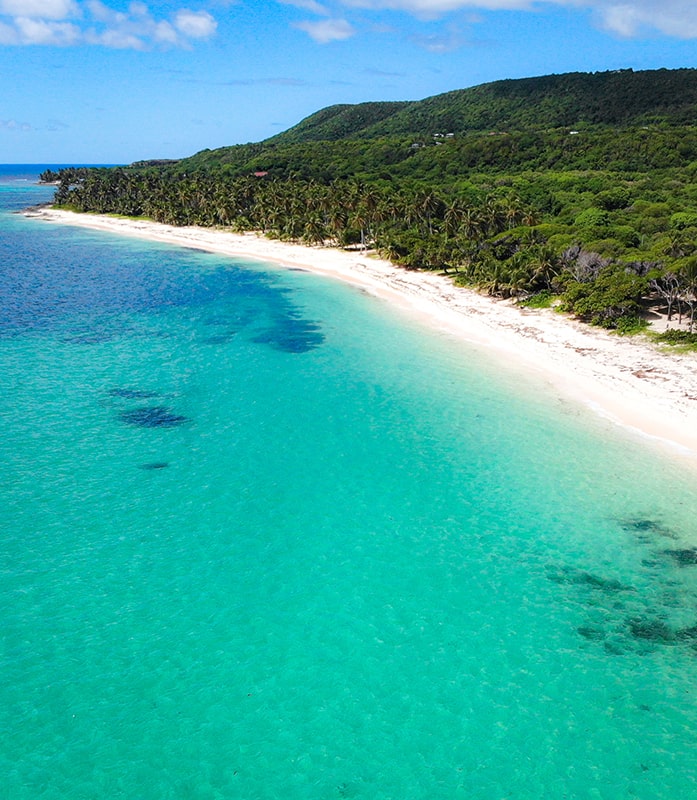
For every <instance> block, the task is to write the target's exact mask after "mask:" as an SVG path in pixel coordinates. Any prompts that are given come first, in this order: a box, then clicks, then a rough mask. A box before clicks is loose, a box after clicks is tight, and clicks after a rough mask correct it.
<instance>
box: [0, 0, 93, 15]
mask: <svg viewBox="0 0 697 800" xmlns="http://www.w3.org/2000/svg"><path fill="white" fill-rule="evenodd" d="M0 14H5V15H7V16H9V17H29V18H33V19H37V18H38V19H66V18H67V17H74V16H79V14H80V9H79V7H78V5H77V4H76V3H75V1H74V0H0Z"/></svg>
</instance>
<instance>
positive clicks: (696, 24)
mask: <svg viewBox="0 0 697 800" xmlns="http://www.w3.org/2000/svg"><path fill="white" fill-rule="evenodd" d="M340 1H341V4H342V5H344V6H349V7H353V8H363V9H368V10H373V11H379V10H391V11H404V12H406V13H409V14H415V15H416V16H420V17H430V18H434V17H441V16H444V15H445V14H449V13H452V12H455V11H462V10H464V9H480V10H482V11H511V10H516V9H517V10H531V11H532V10H542V9H544V7H545V6H550V5H557V6H568V7H572V8H578V9H588V10H589V11H592V12H593V13H594V14H595V16H596V18H597V19H598V21H599V23H600V25H601V27H603V28H605V30H607V31H610V32H611V33H615V34H617V35H619V36H624V37H627V38H630V37H634V36H638V35H640V34H642V33H644V32H646V31H648V30H650V29H653V30H656V31H659V32H660V33H663V34H665V35H666V36H671V37H674V38H678V39H694V38H697V2H695V0H340Z"/></svg>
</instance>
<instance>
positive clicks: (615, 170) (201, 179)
mask: <svg viewBox="0 0 697 800" xmlns="http://www.w3.org/2000/svg"><path fill="white" fill-rule="evenodd" d="M695 122H697V70H693V69H681V70H654V71H644V72H633V71H632V70H621V71H614V72H604V73H594V74H587V73H572V74H567V75H550V76H545V77H541V78H529V79H523V80H506V81H497V82H495V83H489V84H484V85H482V86H477V87H474V88H471V89H463V90H459V91H455V92H449V93H447V94H442V95H437V96H435V97H430V98H427V99H425V100H421V101H415V102H391V103H387V102H385V103H379V102H371V103H362V104H358V105H339V106H331V107H329V108H326V109H323V110H322V111H319V112H317V113H316V114H313V115H311V116H310V117H308V118H306V119H305V120H302V121H301V122H300V123H299V124H298V125H296V126H294V127H293V128H291V129H290V130H288V131H286V132H285V133H282V134H279V135H278V136H275V137H272V138H271V139H267V140H266V141H263V142H259V143H253V144H246V145H237V146H232V147H223V148H219V149H217V150H204V151H202V152H200V153H197V154H195V155H193V156H191V157H190V158H185V159H182V160H179V161H143V162H138V163H136V164H132V165H130V166H128V167H118V168H110V169H89V170H85V169H73V170H63V171H61V173H59V174H53V173H46V174H45V175H44V176H43V178H44V179H45V180H55V181H57V182H58V188H57V191H56V203H57V204H59V205H63V206H66V207H71V208H74V209H76V210H79V211H92V212H99V213H119V214H126V215H130V216H146V217H149V218H152V219H154V220H157V221H161V222H166V223H169V224H174V225H189V224H195V225H205V226H220V227H228V228H232V229H234V230H238V231H244V230H259V231H263V232H265V233H266V234H267V235H269V236H273V237H277V238H281V239H287V240H296V241H303V242H306V243H308V244H322V243H325V244H335V245H338V246H358V247H365V248H368V247H370V248H372V249H374V250H376V251H378V252H379V253H380V254H381V255H383V256H385V257H387V258H390V259H391V260H393V261H395V262H397V263H400V264H402V265H404V266H405V267H407V268H419V269H435V270H441V271H448V272H451V273H453V275H454V276H455V280H457V281H458V282H460V283H463V284H466V285H469V286H473V287H477V288H479V289H481V290H483V291H487V292H489V293H490V294H492V295H494V296H501V297H511V296H512V297H516V298H518V299H519V300H521V301H524V302H527V303H530V304H540V305H542V304H544V303H547V302H550V301H551V300H552V299H554V298H557V299H558V301H559V302H560V303H561V306H562V307H563V308H564V309H566V310H567V311H569V312H571V313H573V314H575V315H576V316H578V317H579V318H580V319H583V320H586V321H588V322H592V323H594V324H600V325H604V326H606V327H609V328H618V329H620V330H626V331H630V330H634V329H637V328H640V327H641V326H642V325H643V324H644V322H643V319H644V317H645V311H646V307H647V305H648V304H652V305H654V306H656V305H657V304H659V303H660V304H661V305H662V306H663V310H664V311H666V312H667V313H668V314H669V315H670V316H671V317H675V319H676V320H680V319H683V318H685V319H687V320H688V321H689V324H688V326H687V327H688V328H689V330H688V331H684V330H676V331H674V332H673V333H672V334H669V337H668V338H671V337H672V339H673V340H676V341H677V340H682V339H684V340H687V339H689V338H690V337H691V336H692V334H691V329H692V321H693V320H694V313H695V307H696V305H697V185H695V177H696V175H697V126H696V125H695Z"/></svg>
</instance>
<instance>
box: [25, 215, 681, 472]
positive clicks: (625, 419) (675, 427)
mask: <svg viewBox="0 0 697 800" xmlns="http://www.w3.org/2000/svg"><path fill="white" fill-rule="evenodd" d="M26 213H27V214H28V215H30V216H33V217H39V218H41V219H44V220H48V221H52V222H57V223H63V224H68V225H78V226H82V227H86V228H92V229H96V230H102V231H109V232H112V233H117V234H121V235H125V236H136V237H141V238H143V239H148V240H150V241H160V242H168V243H171V244H177V245H182V246H185V247H195V248H200V249H202V250H207V251H210V252H214V253H221V254H225V255H229V256H241V257H246V258H253V259H257V260H260V261H270V262H274V263H277V264H280V265H282V266H287V267H294V268H303V269H306V270H308V271H311V272H314V273H317V274H321V275H325V276H330V277H333V278H336V279H339V280H342V281H345V282H347V283H351V284H353V285H356V286H360V287H362V288H363V289H365V290H366V291H368V292H369V293H371V294H374V295H376V296H378V297H381V298H384V299H386V300H389V301H390V302H392V303H395V304H397V305H398V306H400V307H402V308H404V309H406V310H408V311H410V312H411V313H413V314H414V315H416V316H418V317H420V318H421V320H422V321H423V322H424V323H425V324H428V325H430V326H431V327H433V328H436V329H438V330H441V331H446V332H448V333H450V334H452V335H454V336H456V337H459V338H461V339H463V340H465V341H467V342H470V343H472V344H475V345H477V346H479V347H480V348H482V347H483V348H486V349H488V350H490V351H491V352H492V353H493V354H495V355H496V356H497V357H499V358H501V359H502V360H505V361H508V362H509V363H511V362H512V363H515V364H516V366H518V367H522V368H525V369H527V370H531V371H534V372H536V373H537V374H538V375H539V376H541V377H543V378H544V379H545V380H546V381H547V383H548V384H549V385H551V386H553V387H554V388H555V389H556V390H557V392H558V393H559V394H561V395H562V396H565V397H568V398H571V399H573V400H575V401H576V402H579V403H582V404H585V405H587V406H590V407H591V408H593V409H594V410H595V411H596V412H597V413H599V414H602V415H603V416H605V417H606V418H608V419H610V420H612V421H613V422H615V423H617V424H619V425H622V426H624V427H625V428H628V429H630V430H631V431H633V432H634V434H635V435H637V436H643V437H645V438H647V439H648V440H649V441H651V442H652V443H654V444H655V445H657V446H660V447H662V448H663V449H666V450H668V451H669V452H671V453H672V454H673V455H676V456H680V457H682V458H685V459H686V460H688V461H689V462H691V465H692V466H695V467H697V356H695V355H693V354H680V355H676V354H671V353H670V352H665V351H664V350H659V349H657V348H656V347H654V346H652V345H651V344H650V343H648V342H647V341H646V340H644V339H643V338H642V337H631V338H621V337H618V336H615V335H612V334H610V333H607V332H605V331H603V330H599V329H596V328H591V327H589V326H587V325H583V324H581V323H578V322H576V321H574V320H571V319H569V318H568V317H566V316H564V315H562V314H559V313H557V312H555V311H553V310H550V309H540V310H533V309H521V308H518V307H516V306H515V305H513V304H511V303H509V302H502V301H498V300H494V299H492V298H489V297H485V296H482V295H480V294H477V293H476V292H473V291H470V290H467V289H463V288H460V287H456V286H454V285H453V284H452V282H451V281H450V280H449V279H448V278H447V277H445V276H443V275H438V274H435V273H431V272H413V271H408V270H405V269H403V268H400V267H396V266H394V265H393V264H391V263H389V262H388V261H383V260H379V259H377V258H374V257H372V256H370V255H367V254H364V253H359V252H347V251H343V250H338V249H333V248H327V247H307V246H304V245H296V244H288V243H285V242H279V241H275V240H271V239H267V238H265V237H263V236H260V235H258V234H253V233H246V234H237V233H229V232H227V231H223V230H215V229H208V228H197V227H181V228H180V227H174V226H170V225H163V224H160V223H156V222H149V221H146V220H140V219H127V218H122V217H110V216H99V215H94V214H76V213H73V212H69V211H60V210H58V209H54V208H50V207H43V208H39V209H34V210H31V211H28V212H26Z"/></svg>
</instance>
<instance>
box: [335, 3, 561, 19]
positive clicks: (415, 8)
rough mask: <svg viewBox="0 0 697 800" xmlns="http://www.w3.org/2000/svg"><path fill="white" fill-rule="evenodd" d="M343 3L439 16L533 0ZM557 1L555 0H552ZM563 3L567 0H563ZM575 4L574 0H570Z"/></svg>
mask: <svg viewBox="0 0 697 800" xmlns="http://www.w3.org/2000/svg"><path fill="white" fill-rule="evenodd" d="M342 2H343V5H346V6H353V7H355V8H368V9H372V10H374V11H378V10H382V9H388V10H390V11H406V12H408V13H410V14H416V15H418V16H421V17H439V16H442V15H443V14H448V13H450V12H452V11H460V10H462V9H464V8H479V9H483V10H488V11H511V10H513V9H529V8H531V7H532V5H533V0H342ZM552 2H555V0H552ZM561 2H562V3H564V2H565V0H561ZM570 2H571V4H574V0H570Z"/></svg>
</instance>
